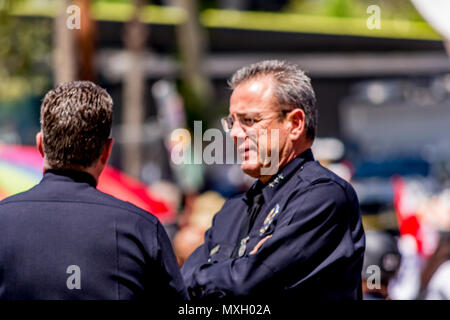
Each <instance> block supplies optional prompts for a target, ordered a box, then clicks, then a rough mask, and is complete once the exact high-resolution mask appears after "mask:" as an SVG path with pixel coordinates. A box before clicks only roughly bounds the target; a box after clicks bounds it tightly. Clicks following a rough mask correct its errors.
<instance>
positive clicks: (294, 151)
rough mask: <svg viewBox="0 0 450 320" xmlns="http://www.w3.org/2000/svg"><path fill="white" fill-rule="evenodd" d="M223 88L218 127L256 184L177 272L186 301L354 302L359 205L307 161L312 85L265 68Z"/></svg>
mask: <svg viewBox="0 0 450 320" xmlns="http://www.w3.org/2000/svg"><path fill="white" fill-rule="evenodd" d="M230 85H231V87H232V88H233V93H232V95H231V98H230V110H229V111H230V115H229V116H228V117H226V118H224V119H222V124H223V126H224V130H225V131H226V132H229V134H230V136H231V137H232V138H233V140H234V143H235V146H236V147H237V149H238V152H239V153H240V156H241V158H242V159H243V161H242V164H241V169H242V171H243V172H244V173H245V174H247V175H249V176H251V177H253V178H256V179H257V180H256V181H255V183H254V184H253V185H252V186H251V188H250V189H249V190H248V191H247V192H246V193H245V194H243V195H239V196H236V197H233V198H231V199H230V200H228V201H227V202H226V203H225V204H224V206H223V207H222V209H221V210H220V211H219V212H218V213H217V214H216V215H215V217H214V220H213V225H212V226H211V228H210V229H209V230H208V231H207V232H206V234H205V237H204V244H203V245H202V246H200V247H199V248H197V249H196V250H195V251H194V253H193V254H192V255H191V256H190V257H189V258H188V259H187V260H186V262H185V263H184V264H183V267H182V269H181V270H182V274H183V276H184V279H185V281H186V284H187V287H188V291H189V294H190V296H191V297H192V298H200V299H201V298H211V299H217V298H226V297H233V296H248V297H259V298H262V299H268V298H273V297H276V298H278V299H283V298H288V299H289V298H293V299H296V300H298V299H360V298H361V296H362V292H361V270H362V264H363V255H364V247H365V240H364V230H363V227H362V223H361V215H360V212H359V204H358V199H357V197H356V194H355V192H354V190H353V188H352V187H351V186H350V184H349V183H347V182H346V181H344V180H343V179H341V178H339V177H338V176H336V175H335V174H333V173H332V172H331V171H329V170H327V169H325V168H324V167H322V166H321V165H320V164H319V163H318V162H316V161H314V157H313V154H312V152H311V149H310V148H311V145H312V143H313V141H314V138H315V135H316V127H317V108H316V105H315V94H314V91H313V88H312V86H311V83H310V79H309V78H308V77H307V76H306V75H305V74H304V73H303V71H302V70H300V68H299V67H298V66H297V65H293V64H289V63H286V62H283V61H278V60H270V61H262V62H259V63H255V64H253V65H250V66H246V67H243V68H242V69H240V70H238V71H237V72H236V73H235V74H234V75H233V77H232V79H231V81H230ZM272 134H278V140H275V141H274V142H272V139H269V138H268V137H272V136H271V135H272ZM276 157H278V158H277V159H278V160H279V161H278V162H277V161H276V160H274V159H275V158H276ZM273 165H274V166H275V170H274V171H271V172H270V173H265V171H266V170H265V169H268V168H272V166H273Z"/></svg>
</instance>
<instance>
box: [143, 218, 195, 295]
mask: <svg viewBox="0 0 450 320" xmlns="http://www.w3.org/2000/svg"><path fill="white" fill-rule="evenodd" d="M152 225H153V227H152V228H148V225H147V224H146V222H144V221H142V220H140V221H139V222H138V224H137V226H136V227H137V229H138V230H139V235H140V241H141V245H142V247H141V250H142V252H145V257H144V259H145V260H144V261H145V262H144V263H145V271H144V274H143V275H142V277H143V278H142V280H143V282H144V283H145V285H144V287H145V298H146V299H150V300H157V301H162V302H166V303H167V302H168V303H172V302H177V301H182V300H187V299H188V296H187V291H186V287H185V285H184V281H183V278H182V277H181V273H180V270H179V268H178V264H177V261H176V258H175V254H174V252H173V248H172V245H171V243H170V240H169V237H168V236H167V233H166V231H165V230H164V227H163V226H162V225H161V223H160V222H159V221H157V222H156V223H152Z"/></svg>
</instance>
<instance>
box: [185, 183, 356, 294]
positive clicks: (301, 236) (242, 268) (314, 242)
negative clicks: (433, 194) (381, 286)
mask: <svg viewBox="0 0 450 320" xmlns="http://www.w3.org/2000/svg"><path fill="white" fill-rule="evenodd" d="M347 193H348V190H344V189H343V188H342V187H341V186H338V185H337V184H336V183H335V182H331V181H324V182H318V183H316V184H313V185H312V186H310V187H309V188H308V189H307V190H304V191H303V192H302V191H297V193H293V194H291V195H290V200H289V201H288V203H287V205H286V207H285V208H284V209H283V210H284V211H285V212H283V214H282V216H280V220H279V221H278V223H277V227H276V228H275V231H274V233H273V234H272V237H271V238H269V239H268V240H267V241H266V242H265V243H264V244H263V245H262V247H261V248H260V249H259V250H258V252H257V253H256V254H254V255H249V254H247V255H245V256H244V257H241V258H236V259H228V260H226V261H223V262H219V263H215V264H211V263H205V264H203V265H201V266H197V268H196V269H195V270H193V271H191V276H190V281H189V283H188V287H189V288H188V289H189V290H190V291H192V290H195V289H197V290H196V291H197V292H201V295H206V296H207V295H219V296H220V295H226V296H230V295H231V296H233V295H235V296H246V295H250V294H252V295H254V294H263V293H264V292H267V293H270V290H271V289H289V288H290V287H297V288H298V287H301V286H303V285H304V286H306V283H308V279H314V278H316V277H320V275H321V274H323V273H331V272H333V268H334V267H337V266H339V267H340V268H341V269H342V266H348V270H349V271H348V273H347V274H346V275H344V277H343V278H344V279H340V280H339V281H342V282H343V283H345V278H347V277H348V278H349V279H354V277H355V272H359V276H360V272H361V270H359V271H358V265H359V264H361V263H362V260H361V259H362V255H363V250H364V249H362V251H361V252H359V256H361V257H360V259H359V258H358V259H355V255H354V251H355V243H356V242H358V241H359V242H360V241H361V239H353V238H354V237H355V235H358V234H359V235H358V236H359V237H361V236H362V237H363V233H361V232H359V231H355V232H353V231H354V230H352V228H355V229H358V228H359V226H357V225H358V223H356V224H355V225H353V226H352V224H354V223H353V222H352V221H356V222H358V221H360V220H359V218H358V215H359V210H358V204H357V200H356V198H355V199H353V200H351V199H348V196H347ZM355 200H356V203H355ZM359 224H360V223H359ZM362 241H363V240H362ZM199 249H201V248H199ZM248 251H250V250H248ZM197 254H205V252H202V251H201V250H200V252H198V253H197ZM355 260H361V261H355ZM344 269H345V268H344ZM339 277H341V275H340V276H339Z"/></svg>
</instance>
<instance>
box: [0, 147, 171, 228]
mask: <svg viewBox="0 0 450 320" xmlns="http://www.w3.org/2000/svg"><path fill="white" fill-rule="evenodd" d="M42 166H43V161H42V157H41V155H40V154H39V151H38V150H37V149H36V147H31V146H18V145H0V200H1V199H3V198H6V197H8V196H11V195H13V194H16V193H18V192H22V191H25V190H28V189H29V188H31V187H33V186H34V185H36V184H37V183H39V181H40V179H41V178H42ZM97 188H98V189H99V190H101V191H103V192H105V193H108V194H110V195H112V196H114V197H116V198H118V199H121V200H124V201H128V202H130V203H132V204H134V205H135V206H137V207H139V208H141V209H143V210H145V211H148V212H151V213H152V214H153V215H155V216H156V217H157V218H158V219H159V220H160V221H161V223H171V222H174V221H175V210H174V209H173V208H171V207H170V205H168V204H166V203H165V202H164V201H162V200H160V199H158V197H157V196H156V195H155V194H154V193H153V192H152V191H151V189H150V188H149V187H147V186H146V185H145V184H143V183H142V182H140V181H139V180H137V179H134V178H132V177H130V176H128V175H126V174H125V173H123V172H121V171H119V170H118V169H115V168H113V167H111V166H107V167H106V168H105V170H104V171H103V173H102V174H101V176H100V178H99V182H98V186H97Z"/></svg>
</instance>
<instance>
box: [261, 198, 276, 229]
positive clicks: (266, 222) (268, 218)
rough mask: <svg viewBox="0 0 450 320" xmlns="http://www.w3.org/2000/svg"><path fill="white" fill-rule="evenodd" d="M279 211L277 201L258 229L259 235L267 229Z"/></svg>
mask: <svg viewBox="0 0 450 320" xmlns="http://www.w3.org/2000/svg"><path fill="white" fill-rule="evenodd" d="M279 212H280V205H279V204H278V203H277V204H276V205H275V207H273V208H272V210H270V212H269V213H268V214H267V216H266V219H265V220H264V223H263V225H262V227H261V228H260V229H259V235H260V236H262V235H263V234H264V232H266V231H267V229H269V227H270V225H271V224H272V222H273V220H274V219H275V217H276V216H277V215H278V213H279Z"/></svg>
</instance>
